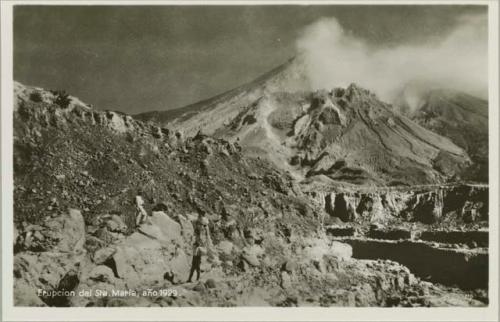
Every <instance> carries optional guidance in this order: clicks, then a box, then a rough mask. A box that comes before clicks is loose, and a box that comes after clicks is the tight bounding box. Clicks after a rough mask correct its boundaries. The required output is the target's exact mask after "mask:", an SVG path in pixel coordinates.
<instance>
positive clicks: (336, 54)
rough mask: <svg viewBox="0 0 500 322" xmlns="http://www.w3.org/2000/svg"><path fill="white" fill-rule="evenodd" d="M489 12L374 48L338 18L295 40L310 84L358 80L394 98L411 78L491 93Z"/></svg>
mask: <svg viewBox="0 0 500 322" xmlns="http://www.w3.org/2000/svg"><path fill="white" fill-rule="evenodd" d="M487 34H488V33H487V18H486V17H485V16H478V15H474V16H462V17H459V18H458V21H457V27H456V28H454V30H452V31H451V32H450V33H448V34H447V36H445V37H443V38H441V39H440V40H437V41H436V40H433V41H429V42H428V43H427V44H420V45H399V46H396V47H390V48H373V46H370V45H369V44H367V42H365V41H363V40H360V39H356V38H354V37H353V36H351V35H349V34H347V33H346V32H345V31H344V30H343V28H342V26H341V25H340V24H339V23H338V22H337V20H336V19H335V18H328V19H321V20H319V21H316V22H315V23H313V24H311V25H309V26H308V27H306V28H305V29H304V30H303V32H302V34H301V36H300V37H299V39H298V40H297V43H296V45H297V49H298V51H299V53H301V57H302V58H303V59H304V62H305V66H306V72H307V76H308V78H309V81H310V83H311V84H310V85H311V87H312V88H314V89H330V88H333V87H339V86H347V85H349V84H350V83H352V82H354V83H357V84H360V85H361V86H363V87H365V88H367V89H370V90H372V91H374V92H375V93H376V94H377V95H378V96H379V97H380V98H382V99H383V100H386V101H389V102H390V101H392V100H393V99H394V98H395V95H396V94H397V93H399V92H400V90H401V89H402V88H403V87H404V86H405V85H406V84H407V83H409V82H413V83H420V84H432V86H433V87H435V86H439V87H445V88H451V89H457V90H462V91H465V92H468V93H470V94H473V95H477V96H480V97H484V98H486V97H487V90H488V86H487V85H488V39H487Z"/></svg>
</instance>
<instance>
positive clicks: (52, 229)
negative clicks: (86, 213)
mask: <svg viewBox="0 0 500 322" xmlns="http://www.w3.org/2000/svg"><path fill="white" fill-rule="evenodd" d="M45 225H46V227H47V228H48V231H46V232H45V233H46V234H47V235H48V236H50V238H51V239H53V240H58V241H59V242H58V243H57V245H55V249H57V250H58V251H61V252H83V251H84V249H83V246H84V244H85V222H84V220H83V216H82V214H81V212H80V211H79V210H76V209H69V211H68V212H67V213H64V214H62V215H61V216H59V217H56V218H54V220H52V221H48V222H46V223H45Z"/></svg>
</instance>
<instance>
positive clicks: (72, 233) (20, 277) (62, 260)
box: [14, 209, 86, 306]
mask: <svg viewBox="0 0 500 322" xmlns="http://www.w3.org/2000/svg"><path fill="white" fill-rule="evenodd" d="M42 231H44V233H43V234H42V235H50V236H51V237H52V239H53V240H57V242H56V243H55V244H54V245H53V246H51V247H50V249H43V250H42V251H31V250H28V251H22V252H19V253H17V254H16V255H15V256H14V281H15V284H16V287H15V288H14V304H15V305H19V306H31V305H55V306H65V305H67V296H64V292H69V291H72V290H73V289H74V288H75V287H76V286H77V285H78V277H77V272H78V271H79V269H80V266H81V264H82V263H83V262H84V259H85V256H86V251H85V249H84V247H83V246H84V244H85V224H84V221H83V217H82V215H81V213H80V211H78V210H74V209H71V210H69V212H67V213H64V214H63V215H61V216H60V217H57V218H55V219H54V220H53V221H50V222H47V223H46V226H45V227H44V228H43V230H42ZM29 233H30V231H28V232H25V233H24V235H25V236H26V235H29ZM28 249H29V248H28ZM70 277H71V278H70ZM71 279H73V281H72V282H71V283H70V282H68V280H71ZM68 284H69V285H68Z"/></svg>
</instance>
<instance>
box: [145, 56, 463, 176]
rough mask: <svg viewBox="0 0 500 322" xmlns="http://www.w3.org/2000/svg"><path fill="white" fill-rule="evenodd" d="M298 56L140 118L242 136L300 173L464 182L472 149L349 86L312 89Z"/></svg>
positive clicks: (251, 149)
mask: <svg viewBox="0 0 500 322" xmlns="http://www.w3.org/2000/svg"><path fill="white" fill-rule="evenodd" d="M304 75H305V73H304V67H303V64H302V63H301V61H300V60H299V59H293V60H290V61H289V62H287V63H286V64H284V65H282V66H280V67H278V68H276V69H274V70H272V71H271V72H269V73H267V74H265V75H263V76H262V77H260V78H258V79H256V80H255V81H252V82H250V83H248V84H245V85H243V86H240V87H238V88H236V89H234V90H231V91H229V92H226V93H224V94H221V95H219V96H216V97H214V98H212V99H208V100H205V101H202V102H199V103H196V104H193V105H190V106H187V107H186V108H185V109H179V110H174V111H164V112H153V113H145V114H140V115H137V116H136V117H137V118H139V119H141V120H146V121H151V122H155V123H159V124H161V125H162V126H165V125H166V126H168V127H169V128H171V129H174V130H180V131H183V132H185V133H186V134H187V135H194V134H196V133H197V132H198V131H202V132H203V133H206V134H211V135H214V136H216V137H222V138H225V139H229V140H234V141H239V143H240V144H241V145H242V146H243V148H244V149H245V151H246V153H248V154H251V155H254V156H261V157H266V158H268V159H270V160H271V161H273V162H274V163H275V164H276V165H277V166H279V167H280V168H281V169H285V170H288V171H289V172H290V173H292V174H293V175H295V176H296V177H298V178H309V177H321V178H323V179H326V180H329V181H331V183H339V184H340V183H345V182H348V183H353V184H364V185H415V184H429V183H439V182H444V181H448V180H459V179H460V173H461V172H462V169H464V168H465V167H468V166H469V163H470V160H469V157H468V156H467V153H466V152H465V151H464V150H463V149H462V148H460V147H458V146H457V145H455V144H454V143H452V142H451V141H450V140H449V139H447V138H444V137H442V136H440V135H438V134H435V133H433V132H431V131H429V130H427V129H425V128H423V127H421V126H420V125H418V124H417V123H416V122H414V121H412V120H410V119H409V118H407V117H405V116H403V115H401V114H400V113H395V112H394V111H393V108H392V107H391V106H390V105H389V104H386V103H384V102H382V101H380V100H379V99H378V98H377V97H376V96H375V95H374V94H372V93H370V92H369V91H368V90H365V89H363V88H360V87H358V86H357V85H355V84H351V85H350V86H348V87H347V88H335V89H333V90H331V91H311V90H310V88H309V87H308V85H307V84H308V83H307V79H306V77H305V76H304Z"/></svg>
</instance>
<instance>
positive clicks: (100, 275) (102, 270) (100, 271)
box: [89, 265, 115, 283]
mask: <svg viewBox="0 0 500 322" xmlns="http://www.w3.org/2000/svg"><path fill="white" fill-rule="evenodd" d="M89 278H91V279H93V280H94V281H100V282H109V283H113V282H114V280H115V275H114V274H113V271H112V270H111V268H109V267H108V266H105V265H99V266H96V267H95V268H94V269H93V270H92V271H91V272H90V274H89Z"/></svg>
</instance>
